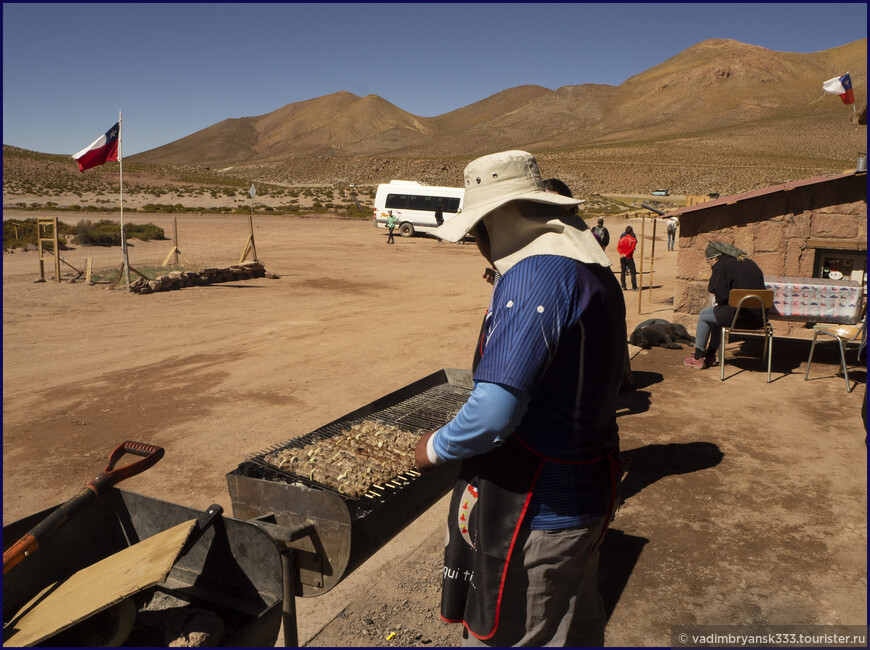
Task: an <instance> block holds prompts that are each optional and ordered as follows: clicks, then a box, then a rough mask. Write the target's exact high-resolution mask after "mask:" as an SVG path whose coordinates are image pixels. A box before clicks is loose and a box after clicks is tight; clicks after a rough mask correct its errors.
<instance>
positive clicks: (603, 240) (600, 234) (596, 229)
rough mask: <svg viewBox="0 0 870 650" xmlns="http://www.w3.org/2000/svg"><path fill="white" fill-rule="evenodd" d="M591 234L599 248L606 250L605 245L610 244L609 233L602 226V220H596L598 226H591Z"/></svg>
mask: <svg viewBox="0 0 870 650" xmlns="http://www.w3.org/2000/svg"><path fill="white" fill-rule="evenodd" d="M592 234H593V235H595V239H597V240H598V243H599V244H601V248H605V249H606V248H607V244H609V243H610V233H609V232H608V231H607V228H606V227H605V225H604V219H598V225H597V226H592Z"/></svg>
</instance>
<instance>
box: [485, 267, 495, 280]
mask: <svg viewBox="0 0 870 650" xmlns="http://www.w3.org/2000/svg"><path fill="white" fill-rule="evenodd" d="M483 279H484V280H486V281H487V282H489V283H490V284H495V270H494V269H486V270H484V272H483Z"/></svg>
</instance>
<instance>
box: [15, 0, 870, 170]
mask: <svg viewBox="0 0 870 650" xmlns="http://www.w3.org/2000/svg"><path fill="white" fill-rule="evenodd" d="M866 36H867V5H866V4H865V3H835V4H822V3H782V4H727V3H725V4H723V3H709V4H677V3H675V4H524V3H517V4H460V3H442V4H415V3H396V4H221V3H205V4H67V3H58V4H50V3H49V4H26V3H5V4H4V5H3V143H4V144H9V145H14V146H17V147H23V148H25V149H32V150H35V151H41V152H45V153H64V154H73V153H75V152H77V151H78V150H80V149H82V148H84V147H86V146H87V145H89V144H90V143H91V142H92V141H93V140H95V139H96V138H97V137H99V136H100V135H101V134H102V133H104V132H105V131H107V130H108V129H109V127H111V126H112V124H114V123H115V122H116V121H117V119H118V111H119V110H120V111H123V117H124V121H123V153H124V155H125V156H129V155H133V154H135V153H139V152H142V151H146V150H148V149H152V148H154V147H158V146H160V145H163V144H167V143H169V142H173V141H175V140H178V139H179V138H182V137H184V136H186V135H190V134H191V133H194V132H196V131H199V130H200V129H203V128H205V127H207V126H211V125H212V124H215V123H217V122H220V121H221V120H224V119H227V118H238V117H248V116H255V115H263V114H266V113H270V112H272V111H274V110H276V109H278V108H280V107H282V106H284V105H286V104H290V103H292V102H299V101H304V100H307V99H313V98H315V97H320V96H323V95H327V94H330V93H334V92H338V91H342V90H346V91H349V92H351V93H354V94H356V95H359V96H364V95H367V94H370V93H373V94H375V95H379V96H381V97H383V98H384V99H386V100H387V101H389V102H391V103H393V104H395V105H396V106H398V107H399V108H401V109H403V110H405V111H408V112H410V113H413V114H414V115H419V116H427V117H429V116H435V115H440V114H443V113H447V112H450V111H452V110H455V109H457V108H461V107H462V106H467V105H468V104H472V103H474V102H476V101H479V100H481V99H485V98H486V97H489V96H490V95H493V94H495V93H497V92H499V91H501V90H505V89H507V88H512V87H515V86H520V85H524V84H536V85H539V86H544V87H546V88H550V89H556V88H558V87H560V86H569V85H579V84H584V83H601V84H610V85H614V86H618V85H619V84H621V83H622V82H623V81H625V80H626V79H628V78H629V77H631V76H633V75H635V74H638V73H640V72H643V71H644V70H646V69H648V68H651V67H652V66H654V65H657V64H659V63H661V62H663V61H665V60H667V59H669V58H670V57H672V56H674V55H676V54H678V53H679V52H681V51H683V50H685V49H686V48H688V47H690V46H691V45H694V44H695V43H698V42H700V41H703V40H705V39H708V38H729V39H735V40H737V41H741V42H743V43H748V44H751V45H759V46H762V47H765V48H768V49H771V50H777V51H787V52H817V51H820V50H826V49H830V48H833V47H837V46H840V45H844V44H846V43H850V42H852V41H855V40H858V39H861V38H865V37H866ZM845 72H847V71H846V70H831V71H830V75H831V76H832V77H833V76H836V75H838V74H843V73H845ZM822 81H824V80H823V79H820V80H819V83H820V84H821V82H822Z"/></svg>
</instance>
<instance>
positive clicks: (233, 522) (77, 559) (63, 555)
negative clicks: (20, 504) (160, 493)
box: [3, 488, 283, 646]
mask: <svg viewBox="0 0 870 650" xmlns="http://www.w3.org/2000/svg"><path fill="white" fill-rule="evenodd" d="M60 505H61V504H59V505H58V506H55V507H52V508H49V509H47V510H45V511H43V512H40V513H37V514H35V515H31V516H29V517H26V518H24V519H21V520H19V521H16V522H14V523H12V524H9V525H8V526H4V527H3V544H4V549H5V548H6V547H8V546H11V545H12V544H14V543H15V541H16V540H18V539H19V538H20V537H21V536H22V535H24V534H26V533H27V532H28V531H29V530H30V529H31V528H32V527H33V526H34V525H35V524H37V523H38V522H40V521H42V520H43V519H44V518H45V517H46V516H47V515H49V514H50V513H51V512H52V511H54V510H55V509H56V508H58V507H60ZM202 514H203V512H202V511H198V510H195V509H192V508H187V507H184V506H181V505H178V504H174V503H168V502H166V501H160V500H158V499H153V498H150V497H145V496H142V495H138V494H135V493H133V492H126V491H123V490H119V489H117V488H112V489H111V490H109V491H108V492H107V493H106V494H105V495H103V496H102V497H101V498H100V499H99V500H98V501H96V502H95V503H93V504H92V505H91V506H90V507H89V508H87V509H86V510H84V511H83V512H81V513H80V514H79V515H78V516H77V517H76V518H75V519H73V520H71V521H70V522H69V523H68V524H67V525H66V526H64V527H63V528H61V529H60V530H58V531H57V532H56V533H55V534H54V535H52V536H51V537H49V538H47V539H46V540H45V541H44V543H43V544H41V545H40V547H39V549H38V550H37V551H36V552H35V553H34V554H33V557H32V558H29V559H28V561H26V562H22V563H21V564H20V565H18V566H15V567H13V568H12V569H10V570H9V571H8V572H7V573H6V575H4V577H3V620H4V623H5V622H6V621H8V620H9V619H10V617H11V616H12V615H14V614H15V612H17V611H18V610H19V609H20V608H21V607H22V606H23V605H24V604H25V603H26V602H27V601H28V600H30V599H31V598H32V597H33V596H35V595H36V594H37V593H39V592H40V591H41V590H42V589H43V588H45V587H47V586H48V585H50V584H52V583H54V582H56V581H59V580H63V579H65V578H67V577H69V576H71V575H72V574H74V573H75V572H76V571H79V570H81V569H83V568H85V567H88V566H91V565H92V564H95V563H96V562H99V561H100V560H102V559H104V558H107V557H109V556H111V555H113V554H115V553H117V552H119V551H121V550H123V549H124V548H127V547H129V546H131V545H133V544H135V543H137V542H139V541H141V540H144V539H147V538H148V537H151V536H152V535H155V534H157V533H159V532H162V531H164V530H167V529H169V528H172V527H173V526H175V525H177V524H180V523H182V522H185V521H189V520H191V519H199V517H200V516H201V515H202ZM157 589H159V590H160V591H162V592H164V593H166V594H168V595H170V596H173V597H175V598H178V599H180V600H181V601H185V602H188V603H190V604H192V605H194V606H196V607H202V608H205V609H211V610H213V611H215V612H217V613H219V614H220V615H221V616H222V618H225V619H227V620H230V619H231V620H232V622H233V623H232V625H230V626H228V629H227V636H226V637H225V638H224V639H223V642H222V643H221V645H224V646H271V645H274V644H275V641H276V640H277V638H278V631H279V628H280V625H281V608H282V604H283V602H282V599H283V575H282V563H281V555H280V551H279V550H278V546H277V544H276V543H275V540H273V539H272V537H271V536H269V535H268V534H267V533H266V532H265V531H264V530H263V529H262V528H261V527H259V526H257V525H255V524H252V523H248V522H245V521H240V520H238V519H232V518H229V517H219V518H218V519H217V520H216V521H215V522H214V524H213V525H212V526H211V527H209V528H208V530H206V531H205V533H204V534H203V535H202V537H201V538H200V539H199V540H198V541H197V542H196V544H194V545H193V547H191V549H190V550H189V552H188V553H187V554H185V555H184V556H183V557H181V558H180V559H179V560H178V561H177V562H176V563H175V565H174V566H173V568H172V570H171V571H170V573H169V576H168V577H167V579H166V581H165V582H164V583H162V584H161V585H158V587H157ZM137 620H138V617H137ZM135 634H136V632H135V628H134V635H135ZM130 641H131V642H132V641H134V639H133V638H131V639H130ZM162 642H164V640H163V639H162V638H152V639H150V640H149V642H148V643H147V644H146V645H154V644H155V643H157V644H159V643H162Z"/></svg>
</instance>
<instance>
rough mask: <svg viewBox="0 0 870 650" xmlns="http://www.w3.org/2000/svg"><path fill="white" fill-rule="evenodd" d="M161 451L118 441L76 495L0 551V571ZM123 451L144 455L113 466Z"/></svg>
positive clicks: (157, 457)
mask: <svg viewBox="0 0 870 650" xmlns="http://www.w3.org/2000/svg"><path fill="white" fill-rule="evenodd" d="M164 453H165V452H164V449H163V447H157V446H155V445H149V444H146V443H144V442H132V441H130V440H127V441H126V442H124V443H122V444H120V445H118V448H117V449H115V451H113V452H112V455H111V456H109V464H108V465H107V466H106V469H105V470H104V471H103V472H102V473H101V474H100V475H99V476H97V477H96V478H95V479H94V480H93V481H91V482H90V483H88V484H87V485H85V486H84V487H83V488H82V489H81V491H80V492H79V493H78V494H77V495H76V496H74V497H73V498H72V499H70V500H69V501H67V502H66V503H64V504H63V505H62V506H60V507H59V508H58V509H57V510H55V511H54V512H52V513H51V514H50V515H48V517H46V518H45V519H43V520H42V521H41V522H39V523H38V524H36V526H34V527H33V528H32V529H31V530H30V532H29V533H27V534H26V535H25V536H24V537H22V538H21V539H19V540H18V541H17V542H15V544H13V545H12V546H10V547H9V549H7V550H6V551H5V552H4V553H3V573H4V574H5V573H6V572H7V571H8V570H9V569H11V568H12V567H14V566H15V565H17V564H19V563H20V562H21V561H22V560H24V559H25V558H27V557H30V555H32V554H33V552H34V551H36V549H38V548H39V543H40V541H42V540H44V539H45V538H46V537H48V536H49V535H51V534H53V533H54V532H55V531H57V529H59V528H60V527H62V526H63V525H64V524H66V523H67V522H68V521H69V520H70V519H72V518H73V517H74V516H75V515H76V514H78V513H79V512H80V511H81V510H83V509H84V508H85V507H86V506H88V505H89V504H90V503H91V502H93V501H95V500H96V499H97V498H98V497H99V496H100V495H102V494H103V493H104V492H105V491H106V490H108V489H109V488H110V487H112V486H113V485H115V484H116V483H119V482H120V481H123V480H124V479H126V478H130V477H131V476H136V474H139V473H141V472H144V471H145V470H146V469H148V468H149V467H151V466H152V465H154V464H155V463H156V462H157V461H158V460H160V459H161V458H163V454H164ZM124 454H133V455H135V456H144V458H143V459H142V460H139V461H136V462H134V463H130V464H129V465H124V466H122V467H119V468H118V469H115V465H116V464H117V462H118V461H119V460H120V459H121V457H122V456H123V455H124Z"/></svg>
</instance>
